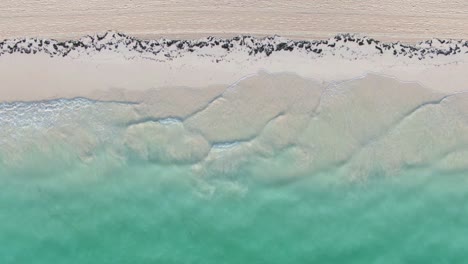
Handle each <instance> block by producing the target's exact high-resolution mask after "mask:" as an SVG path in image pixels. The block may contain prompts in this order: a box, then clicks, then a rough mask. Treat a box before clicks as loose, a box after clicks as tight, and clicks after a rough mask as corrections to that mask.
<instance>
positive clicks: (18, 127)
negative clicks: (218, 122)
mask: <svg viewBox="0 0 468 264" xmlns="http://www.w3.org/2000/svg"><path fill="white" fill-rule="evenodd" d="M343 98H348V97H340V99H339V100H344V99H343ZM349 98H352V97H349ZM330 100H332V99H330ZM389 100H390V99H389ZM391 100H396V99H391ZM447 100H448V101H447ZM447 100H444V101H443V102H435V103H431V104H430V105H429V104H426V105H427V107H423V108H421V107H420V106H416V107H410V108H411V109H410V110H409V111H407V113H409V115H411V116H410V117H408V115H407V116H405V117H404V120H403V119H402V120H399V121H398V122H394V120H393V119H392V120H391V122H390V121H389V122H388V123H390V124H392V128H386V130H392V132H388V133H386V134H385V135H382V134H381V133H380V130H379V131H377V132H378V133H377V132H375V133H377V134H379V137H378V139H377V138H376V137H374V136H373V133H374V132H372V131H371V130H372V129H370V127H371V126H370V125H369V129H366V130H365V132H362V133H363V134H365V135H366V137H368V138H369V135H371V136H372V137H373V138H374V140H372V142H368V141H366V140H363V141H359V140H358V139H359V137H358V136H356V135H354V136H352V137H351V136H350V135H349V134H347V133H345V132H344V131H343V130H341V131H340V130H339V129H328V127H329V126H331V127H333V126H334V123H333V120H337V122H339V121H340V120H339V118H340V115H339V114H338V112H333V111H332V110H330V109H328V108H326V107H325V106H324V107H323V108H322V112H321V113H322V114H320V115H318V116H315V117H313V118H311V120H312V121H311V120H308V121H307V126H305V127H304V128H302V129H300V131H301V133H300V135H296V136H294V137H292V138H293V139H294V140H296V139H297V141H294V142H295V143H288V144H283V145H281V144H279V143H278V142H276V143H274V144H273V142H269V141H266V139H265V140H260V139H258V138H257V139H255V140H246V141H239V142H224V143H219V142H218V143H210V144H208V147H207V149H208V150H206V151H205V150H204V151H201V152H200V151H199V149H204V148H206V146H205V145H206V144H202V143H199V141H197V140H199V139H198V138H197V137H196V136H193V135H191V136H190V135H186V134H183V135H182V134H179V133H182V132H180V129H181V127H183V126H184V125H182V124H181V123H182V122H181V121H179V120H177V119H169V118H168V119H163V120H149V119H145V120H144V121H142V122H141V123H137V124H136V123H131V122H130V121H129V120H131V119H132V118H134V116H133V110H134V107H135V106H133V105H132V104H126V103H124V102H109V103H104V102H96V101H91V100H87V99H80V98H77V99H71V100H64V99H61V100H53V101H45V102H33V103H2V104H0V118H1V120H2V121H1V123H0V127H1V132H0V133H1V137H0V147H1V150H0V263H3V264H13V263H15V264H16V263H18V264H23V263H28V264H31V263H37V264H45V263H87V264H94V263H96V264H104V263H382V264H385V263H465V262H467V261H468V236H467V234H468V174H467V172H468V171H467V164H468V162H467V161H466V159H465V158H466V157H468V156H467V154H466V152H464V151H463V146H464V143H465V142H466V137H467V136H466V134H464V133H463V132H464V131H466V130H465V128H466V126H465V125H466V123H467V119H466V115H465V114H464V113H462V112H461V110H460V109H458V108H457V109H455V108H451V107H452V106H454V105H457V102H455V101H451V99H447ZM371 101H374V100H373V99H372V100H371ZM328 102H330V101H328ZM353 102H355V100H354V99H353ZM355 103H357V102H355ZM343 104H345V102H342V104H341V105H343ZM327 105H329V106H332V105H333V103H329V104H327ZM381 105H385V104H380V103H379V104H378V106H373V105H369V104H365V107H366V109H367V110H365V111H368V112H370V111H369V109H372V108H373V107H376V108H375V109H377V108H378V107H380V106H381ZM416 108H417V109H416ZM327 109H328V110H327ZM356 109H357V108H356ZM340 111H341V110H340ZM357 111H358V110H356V113H357ZM363 111H364V110H363ZM373 112H374V113H375V112H378V111H377V110H376V111H373ZM363 113H365V112H362V111H361V112H359V116H360V117H362V114H363ZM366 113H367V112H366ZM385 113H386V114H388V113H389V112H385ZM351 114H353V113H351ZM356 115H357V114H356ZM442 117H443V118H442ZM378 118H379V120H383V119H384V118H383V116H378ZM367 121H369V119H366V118H363V119H362V120H360V119H359V118H357V117H356V118H355V119H354V123H352V124H353V125H355V126H360V127H361V128H362V127H365V125H363V124H366V122H367ZM321 122H322V123H321ZM360 122H361V123H360ZM421 122H423V123H424V125H421ZM445 122H449V123H445ZM324 124H327V127H325V125H324ZM379 124H381V123H379ZM269 125H270V124H269ZM335 125H336V124H335ZM135 126H142V127H143V128H142V131H137V130H136V129H135V130H131V131H129V129H130V127H135ZM381 126H382V127H385V125H383V124H382V125H381ZM292 127H293V125H291V126H290V128H291V129H292ZM317 130H318V131H317ZM265 131H266V130H264V131H263V132H265ZM287 131H289V130H287ZM307 131H308V132H307ZM330 131H337V132H335V133H341V136H337V134H334V133H332V132H330ZM359 131H361V130H359ZM165 133H166V134H165ZM265 133H266V132H265ZM360 133H361V132H360ZM282 134H284V133H282ZM271 138H274V137H270V138H269V139H271ZM351 139H352V140H351ZM445 139H446V140H447V141H444V140H445ZM256 140H258V141H259V142H262V144H263V145H262V146H260V147H259V146H256V145H255V144H257V143H258V142H257V143H256V142H253V141H256ZM358 141H359V142H358ZM265 142H266V143H265ZM306 142H309V143H310V142H316V144H313V145H307V143H306ZM327 142H328V143H327ZM349 142H354V143H353V144H354V145H359V146H360V147H359V148H352V147H349V148H343V147H342V146H354V145H353V144H351V143H349ZM356 142H357V143H356ZM388 142H391V143H388ZM299 143H302V144H303V145H304V146H311V147H307V148H306V147H302V145H300V144H299ZM327 144H328V145H327ZM265 145H268V146H270V145H275V146H276V147H275V148H273V149H268V150H265V149H266V147H265ZM142 146H144V147H143V148H142ZM411 146H414V147H411ZM383 147H385V148H383ZM382 148H383V149H384V150H385V151H382ZM405 148H406V149H405ZM397 149H399V150H401V149H405V150H404V151H401V152H398V151H397ZM307 151H309V153H308V154H307ZM314 151H315V152H314ZM344 152H346V153H350V154H349V155H347V156H346V157H345V158H342V155H341V154H342V153H344ZM304 153H306V154H304ZM309 154H310V155H309Z"/></svg>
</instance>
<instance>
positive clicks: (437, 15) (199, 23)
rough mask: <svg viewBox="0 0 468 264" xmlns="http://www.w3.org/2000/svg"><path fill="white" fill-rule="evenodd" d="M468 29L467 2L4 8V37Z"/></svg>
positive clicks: (455, 32) (414, 37)
mask: <svg viewBox="0 0 468 264" xmlns="http://www.w3.org/2000/svg"><path fill="white" fill-rule="evenodd" d="M467 24H468V5H467V4H466V1H464V0H455V1H449V2H446V1H445V2H440V1H435V0H415V1H407V0H394V1H384V2H382V1H378V0H366V1H359V2H358V3H357V2H356V1H352V0H345V1H340V0H332V1H329V0H318V1H308V0H294V1H279V0H272V1H269V0H268V1H267V0H260V1H247V0H240V1H231V0H222V1H215V0H203V1H182V0H176V1H169V2H168V1H162V0H156V1H153V0H116V1H114V0H112V1H111V0H104V1H79V2H76V1H51V0H47V1H41V2H38V1H28V0H20V1H16V0H5V1H2V5H1V6H0V25H2V27H0V39H4V38H14V37H24V36H27V37H47V38H58V39H69V38H77V37H81V36H83V35H86V34H93V33H95V32H103V31H106V30H118V31H122V32H126V33H128V34H131V35H135V36H138V37H141V38H146V39H154V38H158V37H168V38H184V39H187V38H189V39H193V38H200V37H204V36H208V35H213V36H219V37H232V36H235V35H239V34H250V35H255V36H265V35H274V34H279V35H281V36H284V37H288V38H295V39H319V38H329V37H332V36H334V35H335V34H336V33H340V32H352V33H360V34H364V35H367V36H372V37H375V38H378V39H381V40H391V41H397V40H398V41H407V42H415V41H418V40H425V39H430V38H433V37H438V38H455V39H468V29H467V27H466V25H467Z"/></svg>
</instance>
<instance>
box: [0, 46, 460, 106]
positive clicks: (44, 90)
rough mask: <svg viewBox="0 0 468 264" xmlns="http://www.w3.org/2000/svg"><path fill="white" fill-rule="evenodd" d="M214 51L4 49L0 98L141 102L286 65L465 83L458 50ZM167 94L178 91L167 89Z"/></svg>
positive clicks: (332, 78)
mask: <svg viewBox="0 0 468 264" xmlns="http://www.w3.org/2000/svg"><path fill="white" fill-rule="evenodd" d="M213 52H215V51H213ZM214 54H215V55H214V56H215V57H214V58H216V57H221V56H222V57H223V58H224V60H223V61H220V62H215V59H213V57H207V56H201V55H200V54H197V53H193V54H192V53H190V54H186V55H184V56H182V57H179V58H174V59H171V60H165V61H154V60H148V59H141V58H135V59H130V60H129V59H126V58H125V57H124V56H122V55H121V54H118V53H115V52H101V53H99V54H97V55H93V56H88V55H83V56H79V57H77V58H69V57H65V58H62V57H54V58H49V57H48V56H46V55H43V54H42V55H41V54H36V55H22V54H13V55H8V54H7V55H4V56H2V57H0V73H1V75H2V85H1V86H0V98H1V101H16V100H20V101H30V100H43V99H54V98H71V97H88V98H92V99H100V100H133V101H141V100H143V99H144V96H143V95H142V94H143V92H146V91H148V90H150V89H159V90H161V89H163V90H164V89H165V88H167V87H175V86H182V87H191V88H195V89H197V88H206V87H207V86H211V87H213V88H210V89H208V90H206V94H205V95H203V96H206V100H209V98H212V97H213V96H216V95H217V94H219V93H220V91H221V90H222V89H224V88H223V87H226V86H227V85H230V84H232V83H234V82H236V81H238V80H240V79H242V78H243V77H245V76H249V75H252V74H258V73H259V72H261V71H265V72H268V73H280V72H290V73H294V74H297V75H299V76H302V77H304V78H311V79H314V80H316V81H317V82H319V83H324V85H326V83H331V82H340V81H345V80H349V79H354V78H360V77H362V76H364V75H366V74H368V73H376V74H380V75H386V76H390V77H395V78H397V79H399V80H402V81H410V82H418V83H420V84H421V85H423V86H425V87H427V88H429V89H432V90H435V91H439V92H443V93H455V92H460V91H465V90H468V74H466V73H467V71H468V64H467V63H468V60H467V57H468V56H467V55H465V54H460V55H454V56H447V57H445V56H440V57H437V58H434V59H424V60H418V59H415V58H413V59H409V58H405V57H395V56H392V55H383V56H381V55H372V56H366V57H365V58H361V59H357V60H350V59H346V58H341V57H340V56H338V55H336V56H331V55H330V56H323V57H318V58H317V57H311V55H308V54H303V53H301V52H295V51H293V52H287V51H284V52H283V51H281V52H274V53H273V54H272V55H271V56H269V57H266V56H263V57H259V56H257V57H252V56H249V55H247V53H245V52H234V53H230V54H228V55H226V54H224V55H223V54H222V51H216V52H215V53H214ZM174 93H176V94H177V93H179V92H178V90H174ZM182 93H183V92H182ZM138 94H139V95H138ZM203 96H202V97H203ZM175 97H177V96H173V98H175ZM200 100H201V101H204V100H205V99H200ZM200 100H198V101H199V102H200Z"/></svg>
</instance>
